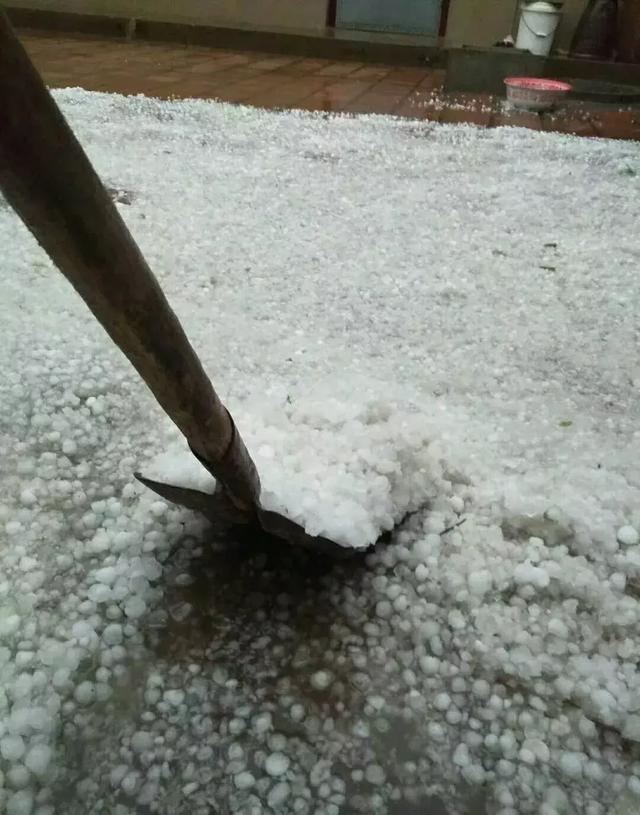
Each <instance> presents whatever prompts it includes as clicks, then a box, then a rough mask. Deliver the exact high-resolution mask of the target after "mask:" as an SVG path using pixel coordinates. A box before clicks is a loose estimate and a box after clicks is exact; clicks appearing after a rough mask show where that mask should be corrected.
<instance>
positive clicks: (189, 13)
mask: <svg viewBox="0 0 640 815" xmlns="http://www.w3.org/2000/svg"><path fill="white" fill-rule="evenodd" d="M8 5H10V6H13V7H16V8H30V9H44V10H47V11H60V12H69V13H77V14H99V15H105V16H109V17H129V18H131V17H137V18H138V19H146V20H162V21H166V22H195V23H202V24H207V25H223V26H225V25H228V26H234V25H244V26H256V27H264V28H291V29H316V30H318V29H322V28H324V27H325V24H326V19H327V6H328V0H179V2H176V0H8Z"/></svg>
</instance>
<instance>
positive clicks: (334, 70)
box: [316, 62, 362, 76]
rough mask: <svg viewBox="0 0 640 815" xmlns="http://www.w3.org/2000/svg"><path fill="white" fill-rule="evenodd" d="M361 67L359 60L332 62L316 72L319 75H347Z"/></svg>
mask: <svg viewBox="0 0 640 815" xmlns="http://www.w3.org/2000/svg"><path fill="white" fill-rule="evenodd" d="M359 68H362V63H361V62H332V63H330V64H329V65H327V66H326V67H324V68H321V69H320V70H319V71H317V72H316V73H317V74H319V75H320V76H347V75H348V74H352V73H353V72H354V71H357V70H358V69H359Z"/></svg>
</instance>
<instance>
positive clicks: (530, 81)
mask: <svg viewBox="0 0 640 815" xmlns="http://www.w3.org/2000/svg"><path fill="white" fill-rule="evenodd" d="M504 84H505V85H506V86H507V101H508V102H511V104H512V105H513V106H514V107H516V108H521V109H523V110H537V111H540V110H550V109H551V108H552V107H554V106H555V105H557V104H558V102H560V101H561V100H562V99H564V97H565V96H566V95H567V94H568V93H569V91H570V90H571V85H569V83H568V82H559V81H558V80H556V79H538V78H536V77H533V76H508V77H507V78H506V79H505V81H504Z"/></svg>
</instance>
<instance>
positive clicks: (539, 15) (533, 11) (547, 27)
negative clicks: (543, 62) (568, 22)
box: [516, 0, 562, 57]
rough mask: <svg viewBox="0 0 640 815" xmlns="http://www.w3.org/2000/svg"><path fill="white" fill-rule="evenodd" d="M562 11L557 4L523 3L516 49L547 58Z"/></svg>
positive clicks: (541, 2)
mask: <svg viewBox="0 0 640 815" xmlns="http://www.w3.org/2000/svg"><path fill="white" fill-rule="evenodd" d="M561 17H562V11H561V8H560V6H559V5H558V4H557V3H547V2H545V1H544V0H534V2H532V3H527V2H525V3H523V4H522V6H521V9H520V25H519V26H518V38H517V40H516V48H521V49H522V50H523V51H531V53H532V54H537V55H538V56H540V57H547V56H549V53H550V51H551V46H552V45H553V38H554V37H555V35H556V31H557V30H558V25H559V23H560V18H561Z"/></svg>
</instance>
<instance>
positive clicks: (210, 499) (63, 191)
mask: <svg viewBox="0 0 640 815" xmlns="http://www.w3.org/2000/svg"><path fill="white" fill-rule="evenodd" d="M0 191H2V193H3V194H4V196H5V198H6V199H7V201H8V202H9V203H10V204H11V206H12V207H13V208H14V209H15V211H16V212H17V213H18V215H19V216H20V218H21V219H22V220H23V221H24V223H25V224H26V226H27V227H28V228H29V230H30V231H31V232H32V234H33V235H34V237H35V238H36V240H37V241H38V243H40V245H41V246H42V247H43V248H44V250H45V251H46V252H47V254H48V255H49V257H50V258H51V260H52V261H53V262H54V263H55V264H56V266H57V267H58V268H59V269H60V271H61V272H62V273H63V274H64V275H65V277H66V278H67V279H68V280H69V282H70V283H71V284H72V285H73V287H74V288H75V289H76V291H77V292H78V294H79V295H80V296H81V297H82V299H83V300H84V301H85V303H86V304H87V305H88V306H89V308H90V309H91V311H92V312H93V314H94V316H95V317H96V319H97V320H98V321H99V322H100V323H101V325H102V326H103V328H104V329H105V331H106V332H107V333H108V334H109V336H110V337H111V339H112V340H113V341H114V342H115V344H116V345H117V346H118V347H119V348H120V350H121V351H122V352H123V353H124V354H125V356H126V357H127V358H128V359H129V361H130V362H131V364H132V365H133V366H134V368H135V369H136V371H137V372H138V374H139V375H140V376H141V377H142V379H143V380H144V382H145V383H146V384H147V386H148V387H149V389H150V390H151V392H152V393H153V395H154V396H155V398H156V400H157V401H158V403H159V404H160V406H161V407H162V409H163V410H164V411H165V413H167V415H168V416H169V417H170V418H171V420H172V421H173V422H174V423H175V424H176V426H177V427H178V428H179V430H180V431H181V432H182V434H183V435H184V437H185V438H186V440H187V442H188V444H189V447H190V449H191V451H192V453H193V455H194V456H195V457H196V458H197V459H198V460H199V461H200V463H201V464H202V465H203V466H204V467H205V468H206V469H207V470H208V471H209V472H210V473H211V475H213V476H214V478H215V479H216V490H215V492H214V493H213V494H212V495H209V494H207V493H204V492H200V491H198V490H193V489H186V488H184V487H179V486H174V485H171V484H162V483H160V482H158V481H153V480H151V479H149V478H145V477H144V476H141V475H139V474H136V477H137V478H138V479H139V481H141V482H142V483H143V484H144V485H146V486H147V487H149V488H150V489H151V490H153V491H154V492H156V493H157V494H158V495H160V496H162V497H163V498H165V499H166V500H168V501H171V502H173V503H175V504H179V505H181V506H184V507H187V508H189V509H192V510H197V511H198V512H201V513H203V514H204V515H205V516H207V517H208V518H209V519H211V520H212V521H214V522H216V523H220V522H223V523H226V524H228V525H237V524H242V525H253V526H254V527H255V528H256V529H257V530H262V531H264V532H266V533H268V534H269V535H271V536H274V537H275V538H278V539H280V540H282V541H285V542H287V543H290V544H294V545H297V546H302V547H306V548H307V549H311V550H314V551H317V552H320V553H323V554H331V555H334V556H348V555H350V554H352V552H353V550H349V549H345V548H344V547H342V546H340V545H339V544H337V543H335V542H334V541H331V540H329V539H328V538H325V537H321V536H312V535H308V534H307V533H306V532H305V530H304V528H303V527H302V526H301V525H300V524H297V523H295V522H294V521H292V520H290V519H289V518H287V517H285V516H283V515H280V514H279V513H275V512H271V511H268V510H266V509H264V508H263V507H262V506H261V505H260V478H259V476H258V472H257V470H256V467H255V465H254V463H253V461H252V459H251V456H250V455H249V452H248V451H247V448H246V447H245V444H244V442H243V441H242V438H241V437H240V433H239V432H238V429H237V427H236V425H235V424H234V421H233V418H232V417H231V414H230V413H229V411H228V410H227V409H226V408H225V406H224V405H223V404H222V402H221V401H220V398H219V397H218V395H217V394H216V392H215V390H214V388H213V385H212V384H211V381H210V380H209V378H208V376H207V374H206V373H205V371H204V368H203V367H202V364H201V363H200V360H199V359H198V357H197V355H196V353H195V351H194V349H193V348H192V346H191V345H190V343H189V340H188V339H187V337H186V335H185V333H184V330H183V329H182V326H181V325H180V322H179V321H178V318H177V317H176V315H175V314H174V312H173V311H172V309H171V307H170V305H169V303H168V302H167V300H166V298H165V296H164V294H163V292H162V289H161V288H160V285H159V284H158V281H157V280H156V278H155V277H154V275H153V273H152V272H151V270H150V268H149V266H148V265H147V263H146V261H145V259H144V257H143V256H142V253H141V252H140V249H139V248H138V246H137V245H136V243H135V241H134V240H133V238H132V236H131V234H130V232H129V230H128V229H127V227H126V225H125V223H124V221H123V220H122V218H121V217H120V214H119V213H118V211H117V209H116V207H115V205H114V203H113V201H112V200H111V197H110V196H109V194H108V192H107V191H106V189H105V187H104V186H103V184H102V182H101V181H100V179H99V178H98V175H97V174H96V172H95V170H94V169H93V167H92V166H91V163H90V161H89V159H88V158H87V156H86V154H85V152H84V150H83V149H82V147H81V146H80V144H79V142H78V141H77V139H76V138H75V136H74V135H73V132H72V131H71V129H70V127H69V125H68V124H67V122H66V120H65V118H64V117H63V115H62V113H61V112H60V110H59V108H58V107H57V105H56V103H55V101H54V100H53V97H52V96H51V95H50V94H49V92H48V91H47V89H46V87H45V86H44V83H43V82H42V80H41V78H40V76H39V74H38V72H37V71H36V69H35V68H34V66H33V65H32V63H31V61H30V60H29V57H28V56H27V54H26V52H25V50H24V48H23V47H22V45H21V44H20V42H19V41H18V39H17V37H16V36H15V34H14V32H13V30H12V28H11V25H10V23H9V21H8V19H7V16H6V15H5V14H4V12H3V11H2V10H1V9H0Z"/></svg>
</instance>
